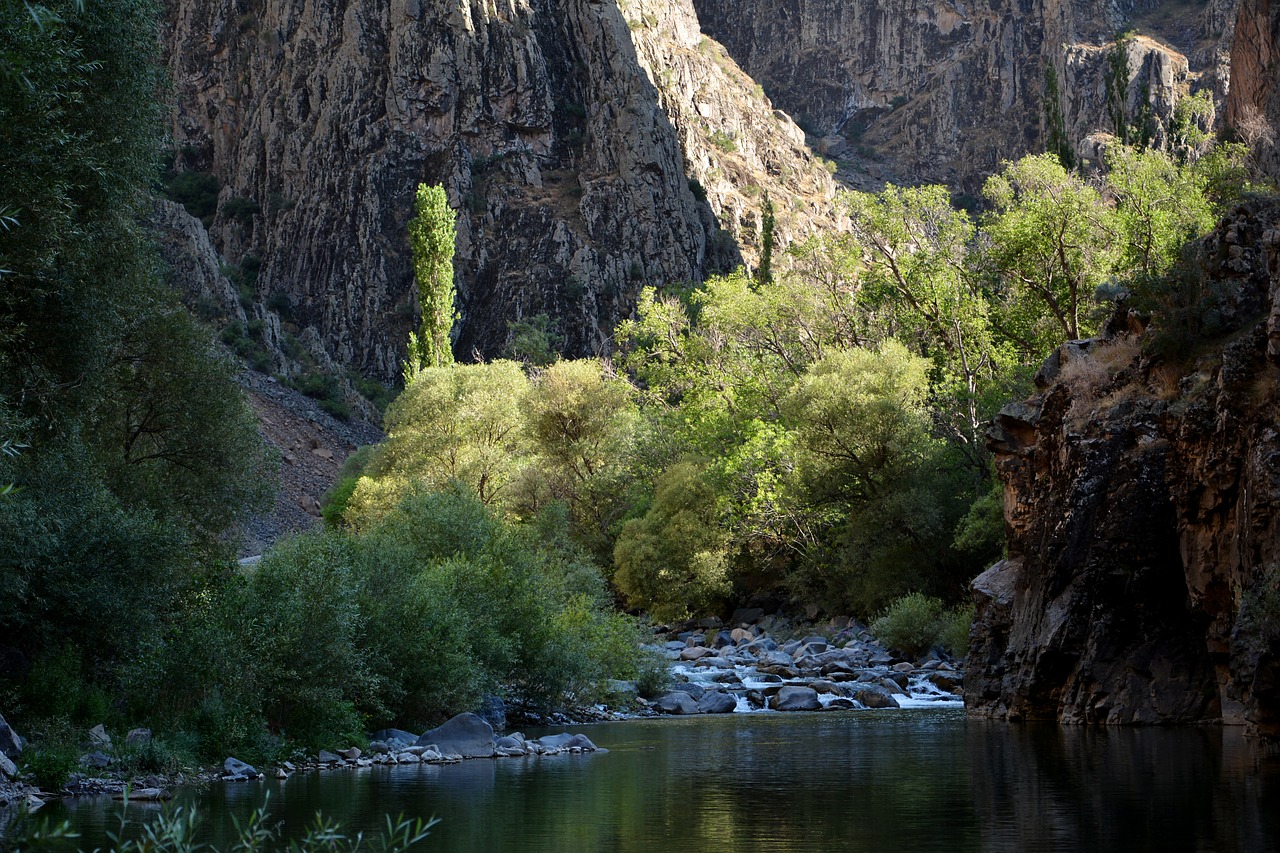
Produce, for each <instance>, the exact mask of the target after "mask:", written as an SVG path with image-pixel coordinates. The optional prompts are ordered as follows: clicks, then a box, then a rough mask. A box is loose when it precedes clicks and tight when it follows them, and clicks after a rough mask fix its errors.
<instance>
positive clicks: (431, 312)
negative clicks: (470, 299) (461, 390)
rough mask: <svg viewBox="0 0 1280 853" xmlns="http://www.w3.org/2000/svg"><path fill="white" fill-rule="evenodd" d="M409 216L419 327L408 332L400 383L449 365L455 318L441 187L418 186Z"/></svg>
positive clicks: (450, 242)
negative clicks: (420, 310)
mask: <svg viewBox="0 0 1280 853" xmlns="http://www.w3.org/2000/svg"><path fill="white" fill-rule="evenodd" d="M414 211H415V212H416V213H417V216H415V217H414V218H413V219H411V220H409V246H410V249H411V250H412V252H413V275H414V278H415V279H417V282H418V304H419V305H420V307H421V309H422V322H421V325H420V326H419V327H418V331H417V332H416V333H414V332H410V333H409V351H408V354H407V358H406V359H405V367H404V373H405V382H406V384H407V383H408V382H409V381H410V380H411V379H412V378H413V377H415V376H417V374H418V372H419V371H421V370H422V369H423V368H427V367H444V366H446V365H450V364H453V349H452V348H451V346H450V343H449V333H450V332H451V331H452V329H453V321H454V320H455V319H456V318H457V314H456V313H455V312H454V308H453V297H454V287H453V251H454V240H455V238H456V236H457V229H456V227H455V225H454V221H455V218H456V217H455V215H454V212H453V210H452V209H450V207H449V199H448V197H447V196H446V195H445V192H444V187H442V186H439V185H437V186H432V187H429V186H427V185H426V184H418V192H417V195H416V197H415V198H414Z"/></svg>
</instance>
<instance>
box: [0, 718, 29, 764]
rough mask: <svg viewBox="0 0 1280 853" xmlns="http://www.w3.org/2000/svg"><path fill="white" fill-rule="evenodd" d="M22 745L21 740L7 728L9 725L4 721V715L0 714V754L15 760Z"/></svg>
mask: <svg viewBox="0 0 1280 853" xmlns="http://www.w3.org/2000/svg"><path fill="white" fill-rule="evenodd" d="M23 745H24V744H23V742H22V738H20V737H19V736H18V733H17V732H15V731H14V730H13V729H11V728H9V724H8V723H6V722H5V721H4V715H3V714H0V754H3V755H7V756H9V757H10V758H17V757H18V754H19V753H21V752H22V747H23Z"/></svg>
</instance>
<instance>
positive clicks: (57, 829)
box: [11, 798, 439, 853]
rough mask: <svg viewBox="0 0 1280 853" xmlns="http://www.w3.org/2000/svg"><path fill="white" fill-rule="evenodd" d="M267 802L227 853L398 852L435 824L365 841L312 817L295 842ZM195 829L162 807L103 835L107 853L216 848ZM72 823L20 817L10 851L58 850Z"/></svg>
mask: <svg viewBox="0 0 1280 853" xmlns="http://www.w3.org/2000/svg"><path fill="white" fill-rule="evenodd" d="M268 805H269V803H268V802H267V801H266V800H265V798H264V802H263V804H262V805H261V806H259V807H258V808H257V809H255V810H254V811H253V812H252V813H251V814H250V815H249V818H248V819H247V820H246V821H245V822H244V824H243V825H240V824H238V823H237V824H236V837H235V840H234V841H233V842H232V844H231V846H230V847H227V848H226V850H227V853H233V852H234V853H257V851H268V850H270V851H277V850H278V851H288V853H313V851H317V853H318V851H323V853H359V851H362V850H372V851H376V853H402V851H407V850H411V849H413V848H415V847H417V846H418V845H419V844H420V843H421V842H422V841H424V840H425V839H426V837H427V836H428V835H430V831H431V828H432V827H433V826H435V825H436V824H437V823H439V820H437V819H436V818H431V819H430V820H427V821H424V820H422V819H421V818H419V819H417V820H412V821H411V820H409V819H408V818H406V817H404V816H403V815H401V816H399V817H397V818H394V819H393V818H392V817H391V816H390V815H387V817H386V828H385V829H384V830H383V831H382V833H381V834H380V835H378V836H375V837H373V838H371V839H365V837H364V834H363V833H358V834H356V835H354V836H348V835H344V834H343V833H342V831H341V827H340V826H339V825H338V824H337V823H335V822H334V821H332V820H331V819H329V818H326V817H324V816H323V815H321V814H317V815H316V816H315V818H314V819H313V821H312V822H311V823H310V824H309V825H308V826H307V827H306V829H305V831H304V833H303V835H302V837H301V838H299V839H289V840H287V841H286V838H285V836H284V824H283V822H281V823H274V824H273V823H270V821H269V817H270V813H269V811H268V808H267V807H268ZM199 827H200V821H199V815H198V813H197V812H196V811H195V810H193V809H191V808H187V807H183V806H174V805H172V804H170V805H167V806H166V807H165V808H164V810H163V811H161V812H160V813H159V814H158V815H156V816H155V817H153V818H152V819H151V820H149V821H147V822H146V823H145V824H144V825H143V826H142V827H141V829H140V830H138V831H137V832H136V833H133V832H126V829H125V824H124V818H123V816H122V817H121V824H120V827H119V829H118V830H116V831H114V832H109V833H107V837H108V838H109V839H110V842H111V846H110V848H109V849H108V850H109V853H197V851H204V850H209V851H211V853H218V850H217V848H214V847H209V846H207V845H205V844H200V843H197V842H196V840H195V839H196V836H197V834H198V830H199ZM77 837H78V836H77V835H76V833H75V832H73V831H72V829H71V824H70V822H68V821H64V822H62V823H60V824H50V823H48V822H47V821H45V820H43V819H35V818H32V817H31V816H29V815H27V816H23V817H22V818H21V819H20V821H19V824H18V825H17V826H16V827H14V831H13V832H12V833H11V844H12V849H13V850H14V851H15V853H18V851H27V850H32V851H34V850H43V849H62V848H63V843H64V842H65V841H69V840H73V839H75V838H77Z"/></svg>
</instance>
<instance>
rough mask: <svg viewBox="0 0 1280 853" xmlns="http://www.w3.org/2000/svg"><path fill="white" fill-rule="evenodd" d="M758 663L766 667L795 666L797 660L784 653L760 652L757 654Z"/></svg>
mask: <svg viewBox="0 0 1280 853" xmlns="http://www.w3.org/2000/svg"><path fill="white" fill-rule="evenodd" d="M756 659H757V661H758V662H759V663H760V664H762V665H764V666H781V667H792V666H795V663H796V662H795V659H794V658H792V657H791V655H789V654H787V653H786V652H784V651H763V650H762V651H759V652H756Z"/></svg>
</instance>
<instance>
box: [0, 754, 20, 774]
mask: <svg viewBox="0 0 1280 853" xmlns="http://www.w3.org/2000/svg"><path fill="white" fill-rule="evenodd" d="M17 776H18V768H17V766H16V765H15V764H14V763H13V759H11V758H9V756H7V755H5V754H4V753H3V752H0V779H14V778H17Z"/></svg>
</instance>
